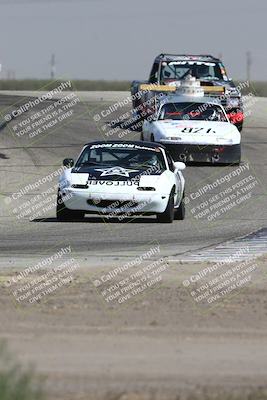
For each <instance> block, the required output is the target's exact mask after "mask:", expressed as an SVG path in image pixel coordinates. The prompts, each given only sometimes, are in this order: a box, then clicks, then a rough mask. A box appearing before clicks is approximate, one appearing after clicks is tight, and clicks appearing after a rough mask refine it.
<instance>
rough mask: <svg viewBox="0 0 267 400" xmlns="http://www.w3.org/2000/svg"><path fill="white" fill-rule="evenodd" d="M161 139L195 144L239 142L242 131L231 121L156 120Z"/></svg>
mask: <svg viewBox="0 0 267 400" xmlns="http://www.w3.org/2000/svg"><path fill="white" fill-rule="evenodd" d="M154 123H155V125H156V130H157V131H158V133H159V136H160V138H161V139H163V140H164V139H167V140H171V139H170V138H172V140H176V141H179V142H180V143H193V144H194V143H195V144H238V143H240V133H239V131H238V129H237V128H236V127H235V126H234V125H233V124H231V123H230V122H213V121H175V120H163V121H156V122H154Z"/></svg>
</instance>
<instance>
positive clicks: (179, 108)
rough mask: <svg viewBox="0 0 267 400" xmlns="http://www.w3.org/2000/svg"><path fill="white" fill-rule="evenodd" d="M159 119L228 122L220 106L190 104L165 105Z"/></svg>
mask: <svg viewBox="0 0 267 400" xmlns="http://www.w3.org/2000/svg"><path fill="white" fill-rule="evenodd" d="M159 119H160V120H163V119H175V120H201V121H221V122H227V119H226V116H225V114H224V112H223V110H222V108H221V107H220V106H219V105H216V104H209V103H189V102H183V103H167V104H164V105H163V106H162V108H161V110H160V113H159Z"/></svg>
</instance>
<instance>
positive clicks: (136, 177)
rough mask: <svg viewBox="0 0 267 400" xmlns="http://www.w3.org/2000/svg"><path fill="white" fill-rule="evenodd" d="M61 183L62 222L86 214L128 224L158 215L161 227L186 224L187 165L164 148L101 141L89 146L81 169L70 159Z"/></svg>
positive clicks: (59, 211) (59, 214)
mask: <svg viewBox="0 0 267 400" xmlns="http://www.w3.org/2000/svg"><path fill="white" fill-rule="evenodd" d="M63 165H64V166H65V167H66V169H65V171H64V172H63V174H62V175H61V176H60V179H59V188H58V198H57V219H58V220H72V219H80V218H83V217H84V214H90V213H97V214H101V215H103V216H109V217H117V218H122V217H123V216H124V217H125V216H126V217H127V216H130V215H133V214H139V215H143V214H145V215H151V214H156V215H157V220H158V222H172V221H173V219H184V216H185V207H184V201H183V198H184V187H185V180H184V177H183V174H182V172H181V171H182V170H183V169H184V168H185V164H184V163H182V162H176V163H174V162H173V160H172V157H171V156H170V155H169V153H168V152H167V151H166V150H165V148H164V146H162V145H160V144H157V143H146V142H140V141H131V142H125V141H107V142H104V141H98V142H92V143H89V144H87V145H86V146H84V148H83V149H82V152H81V153H80V155H79V157H78V159H77V161H76V163H74V160H73V159H65V160H64V161H63Z"/></svg>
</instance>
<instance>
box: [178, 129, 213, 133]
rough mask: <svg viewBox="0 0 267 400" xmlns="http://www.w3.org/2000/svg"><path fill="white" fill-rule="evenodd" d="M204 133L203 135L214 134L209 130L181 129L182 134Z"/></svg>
mask: <svg viewBox="0 0 267 400" xmlns="http://www.w3.org/2000/svg"><path fill="white" fill-rule="evenodd" d="M203 131H204V132H205V133H211V132H214V131H213V130H212V129H211V128H209V129H205V128H184V129H182V133H198V132H203Z"/></svg>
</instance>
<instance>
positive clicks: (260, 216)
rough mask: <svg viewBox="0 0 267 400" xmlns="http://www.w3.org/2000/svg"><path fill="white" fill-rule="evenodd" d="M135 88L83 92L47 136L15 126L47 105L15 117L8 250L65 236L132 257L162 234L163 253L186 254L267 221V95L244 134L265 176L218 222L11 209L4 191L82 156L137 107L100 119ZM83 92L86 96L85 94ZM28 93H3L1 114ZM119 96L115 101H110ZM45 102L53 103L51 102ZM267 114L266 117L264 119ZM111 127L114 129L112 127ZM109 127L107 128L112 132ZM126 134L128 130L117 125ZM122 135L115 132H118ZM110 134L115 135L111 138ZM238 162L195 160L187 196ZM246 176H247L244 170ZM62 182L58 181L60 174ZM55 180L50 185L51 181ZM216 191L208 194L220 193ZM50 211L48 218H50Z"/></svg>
mask: <svg viewBox="0 0 267 400" xmlns="http://www.w3.org/2000/svg"><path fill="white" fill-rule="evenodd" d="M127 95H128V93H123V92H120V93H92V94H90V93H85V94H80V95H79V96H80V99H81V102H80V103H78V104H77V105H76V106H75V107H74V108H73V110H74V113H73V115H72V116H71V118H69V119H67V120H66V124H65V125H63V124H59V126H56V128H55V129H50V130H48V131H47V134H41V135H39V136H37V137H35V138H34V139H29V138H27V137H26V135H24V136H22V137H17V136H16V135H14V131H13V130H12V128H13V126H14V125H15V124H18V123H19V122H20V121H22V120H24V119H25V118H27V117H30V116H32V115H33V114H34V113H35V112H37V111H38V110H40V109H43V108H44V105H43V104H42V105H41V106H36V107H35V108H34V109H33V110H31V111H28V112H27V113H24V114H23V116H22V117H18V118H16V120H13V121H11V123H9V124H8V126H7V127H6V128H4V129H3V130H2V131H1V134H0V168H1V169H0V174H1V180H0V182H1V183H0V192H1V194H2V195H3V196H2V197H1V199H2V203H1V220H0V223H1V226H2V228H3V229H1V234H0V241H1V256H2V257H4V256H9V255H13V256H16V255H19V254H20V255H21V254H25V255H26V254H27V255H30V254H37V253H43V252H46V251H48V250H49V249H50V248H51V247H54V246H56V245H57V244H60V243H62V242H66V243H68V244H71V245H72V247H73V249H74V250H75V251H76V252H77V254H80V255H85V254H86V256H92V257H93V258H92V259H94V260H95V257H97V258H101V257H102V258H103V259H105V257H110V256H112V257H117V256H126V257H127V256H129V255H132V254H136V253H138V249H139V248H140V246H142V245H143V244H144V243H148V242H151V241H152V240H156V241H158V242H159V243H160V245H161V252H162V254H164V255H169V256H179V255H181V254H183V253H184V252H187V251H192V250H196V249H201V248H203V247H206V246H210V245H212V244H217V243H220V242H223V241H225V240H228V239H231V238H233V237H237V236H241V235H245V234H247V233H249V232H251V231H253V230H256V229H258V228H261V227H263V226H266V220H267V207H266V197H265V196H264V194H265V193H266V187H267V173H266V172H267V161H266V153H267V138H266V128H265V126H266V123H267V121H265V114H264V111H265V109H266V104H267V102H266V100H265V99H262V98H260V99H258V101H257V103H256V105H254V106H253V108H252V117H249V118H248V119H247V121H246V127H245V129H244V131H243V133H242V143H243V160H244V162H248V163H249V165H250V171H253V174H254V175H255V176H256V177H257V179H258V181H259V182H260V184H259V185H257V187H256V188H255V190H254V191H253V196H252V198H251V199H250V200H249V201H247V202H246V203H245V207H243V208H242V209H241V210H238V208H239V207H238V208H235V211H234V212H231V213H225V214H224V215H222V216H221V217H220V218H217V219H216V220H215V221H214V222H212V223H207V221H205V220H204V221H197V220H196V219H194V217H193V215H192V213H191V211H190V209H189V210H188V212H187V218H186V220H185V221H183V222H180V221H175V222H174V223H173V224H172V225H164V224H157V223H156V222H155V218H153V217H149V218H138V219H135V220H134V221H127V222H123V223H119V222H117V221H116V220H115V221H110V220H105V221H103V219H101V218H97V217H90V218H88V217H87V218H86V220H85V222H83V223H79V222H75V223H58V222H57V221H56V219H55V209H52V210H49V211H48V212H47V213H45V215H42V218H39V219H37V220H35V221H33V222H30V221H29V220H28V219H27V218H22V219H19V220H18V219H17V218H16V217H15V215H14V213H13V212H12V208H14V206H15V205H17V203H16V204H15V202H14V201H12V203H11V205H10V204H6V203H5V201H4V200H5V196H10V195H12V193H14V192H17V191H18V190H19V189H20V188H23V187H25V186H26V185H27V184H28V183H34V182H35V181H36V180H38V179H40V178H42V177H43V176H45V175H46V174H47V173H51V172H52V171H54V170H56V169H57V168H58V167H59V166H60V165H61V162H62V159H63V158H65V157H74V158H75V157H76V156H77V154H78V153H79V151H80V149H81V147H82V145H83V144H84V143H87V142H90V141H91V140H94V139H100V138H106V137H107V136H105V135H104V134H103V133H102V132H101V127H102V126H104V123H105V122H107V121H111V120H113V119H115V118H118V117H119V116H120V115H123V114H124V113H126V112H127V111H129V110H130V105H128V106H126V107H123V108H120V109H119V110H118V111H117V112H113V113H112V114H111V115H110V116H107V117H106V118H104V119H103V120H101V121H100V122H98V123H95V122H94V120H93V118H92V117H93V116H94V115H95V114H96V113H97V114H100V113H101V111H102V110H107V109H108V107H109V106H110V105H112V104H114V103H115V102H116V101H117V100H118V99H123V98H125V97H127ZM82 96H83V97H82ZM22 99H23V97H17V96H10V95H7V94H5V95H2V96H1V99H0V102H1V109H2V114H5V113H6V111H7V110H9V111H10V110H12V109H14V108H16V106H12V105H13V104H14V103H16V102H17V101H19V102H20V103H21V104H23V103H25V102H26V100H27V99H26V98H24V100H22ZM112 99H113V102H112V101H111V100H112ZM51 103H52V102H51V101H46V103H45V104H46V105H49V104H51ZM263 116H264V118H263ZM105 129H107V130H108V129H110V128H107V127H106V128H105ZM107 130H106V131H107ZM118 132H123V130H118ZM116 137H117V135H116V134H113V135H112V138H116ZM110 138H111V137H110ZM132 138H134V139H137V138H139V133H138V132H136V131H134V132H128V133H127V134H125V135H124V137H123V139H125V140H128V139H132ZM234 168H236V167H229V168H225V167H209V166H190V167H188V168H187V169H186V172H185V177H186V185H187V195H189V194H190V193H191V192H196V191H197V190H198V189H199V188H201V187H203V185H204V184H207V183H212V182H213V181H214V180H215V178H217V177H221V176H224V175H225V174H227V173H228V172H229V171H231V170H233V169H234ZM244 176H247V175H244ZM54 183H56V179H55V180H54ZM50 186H51V185H50ZM45 188H46V186H45V185H43V186H42V187H41V188H40V189H39V190H37V191H34V190H33V191H30V192H28V193H27V194H26V195H25V196H23V198H22V199H21V201H22V202H25V201H27V200H29V199H30V197H33V196H34V195H35V196H36V194H38V193H39V192H42V191H44V190H45ZM219 192H220V188H219V189H213V190H212V191H210V192H209V196H212V195H214V194H215V193H219ZM44 217H46V219H44Z"/></svg>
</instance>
